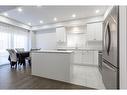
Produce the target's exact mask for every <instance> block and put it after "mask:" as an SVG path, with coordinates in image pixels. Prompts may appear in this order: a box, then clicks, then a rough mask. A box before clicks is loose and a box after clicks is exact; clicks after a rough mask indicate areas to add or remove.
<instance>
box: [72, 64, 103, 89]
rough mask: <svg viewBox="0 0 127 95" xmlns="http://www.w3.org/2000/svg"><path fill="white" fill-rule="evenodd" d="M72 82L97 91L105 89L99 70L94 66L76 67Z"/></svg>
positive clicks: (74, 67)
mask: <svg viewBox="0 0 127 95" xmlns="http://www.w3.org/2000/svg"><path fill="white" fill-rule="evenodd" d="M71 82H72V83H74V84H78V85H83V86H86V87H92V88H95V89H105V87H104V84H103V82H102V77H101V74H100V72H99V69H98V68H97V67H93V66H81V65H74V66H73V78H72V80H71Z"/></svg>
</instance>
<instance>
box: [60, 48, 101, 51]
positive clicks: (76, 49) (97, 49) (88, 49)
mask: <svg viewBox="0 0 127 95" xmlns="http://www.w3.org/2000/svg"><path fill="white" fill-rule="evenodd" d="M58 50H75V51H78V50H79V51H102V49H101V48H58Z"/></svg>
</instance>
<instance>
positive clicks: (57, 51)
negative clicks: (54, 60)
mask: <svg viewBox="0 0 127 95" xmlns="http://www.w3.org/2000/svg"><path fill="white" fill-rule="evenodd" d="M32 53H73V51H72V50H38V51H33V52H32Z"/></svg>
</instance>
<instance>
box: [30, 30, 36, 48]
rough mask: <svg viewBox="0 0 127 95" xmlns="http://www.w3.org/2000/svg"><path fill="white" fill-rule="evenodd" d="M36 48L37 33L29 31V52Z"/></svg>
mask: <svg viewBox="0 0 127 95" xmlns="http://www.w3.org/2000/svg"><path fill="white" fill-rule="evenodd" d="M31 48H33V49H34V48H36V35H35V31H29V50H30V49H31Z"/></svg>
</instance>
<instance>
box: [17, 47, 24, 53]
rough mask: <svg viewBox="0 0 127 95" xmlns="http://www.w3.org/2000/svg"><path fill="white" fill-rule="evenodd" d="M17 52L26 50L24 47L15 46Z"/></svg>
mask: <svg viewBox="0 0 127 95" xmlns="http://www.w3.org/2000/svg"><path fill="white" fill-rule="evenodd" d="M15 50H16V52H22V51H25V49H24V48H15Z"/></svg>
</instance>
